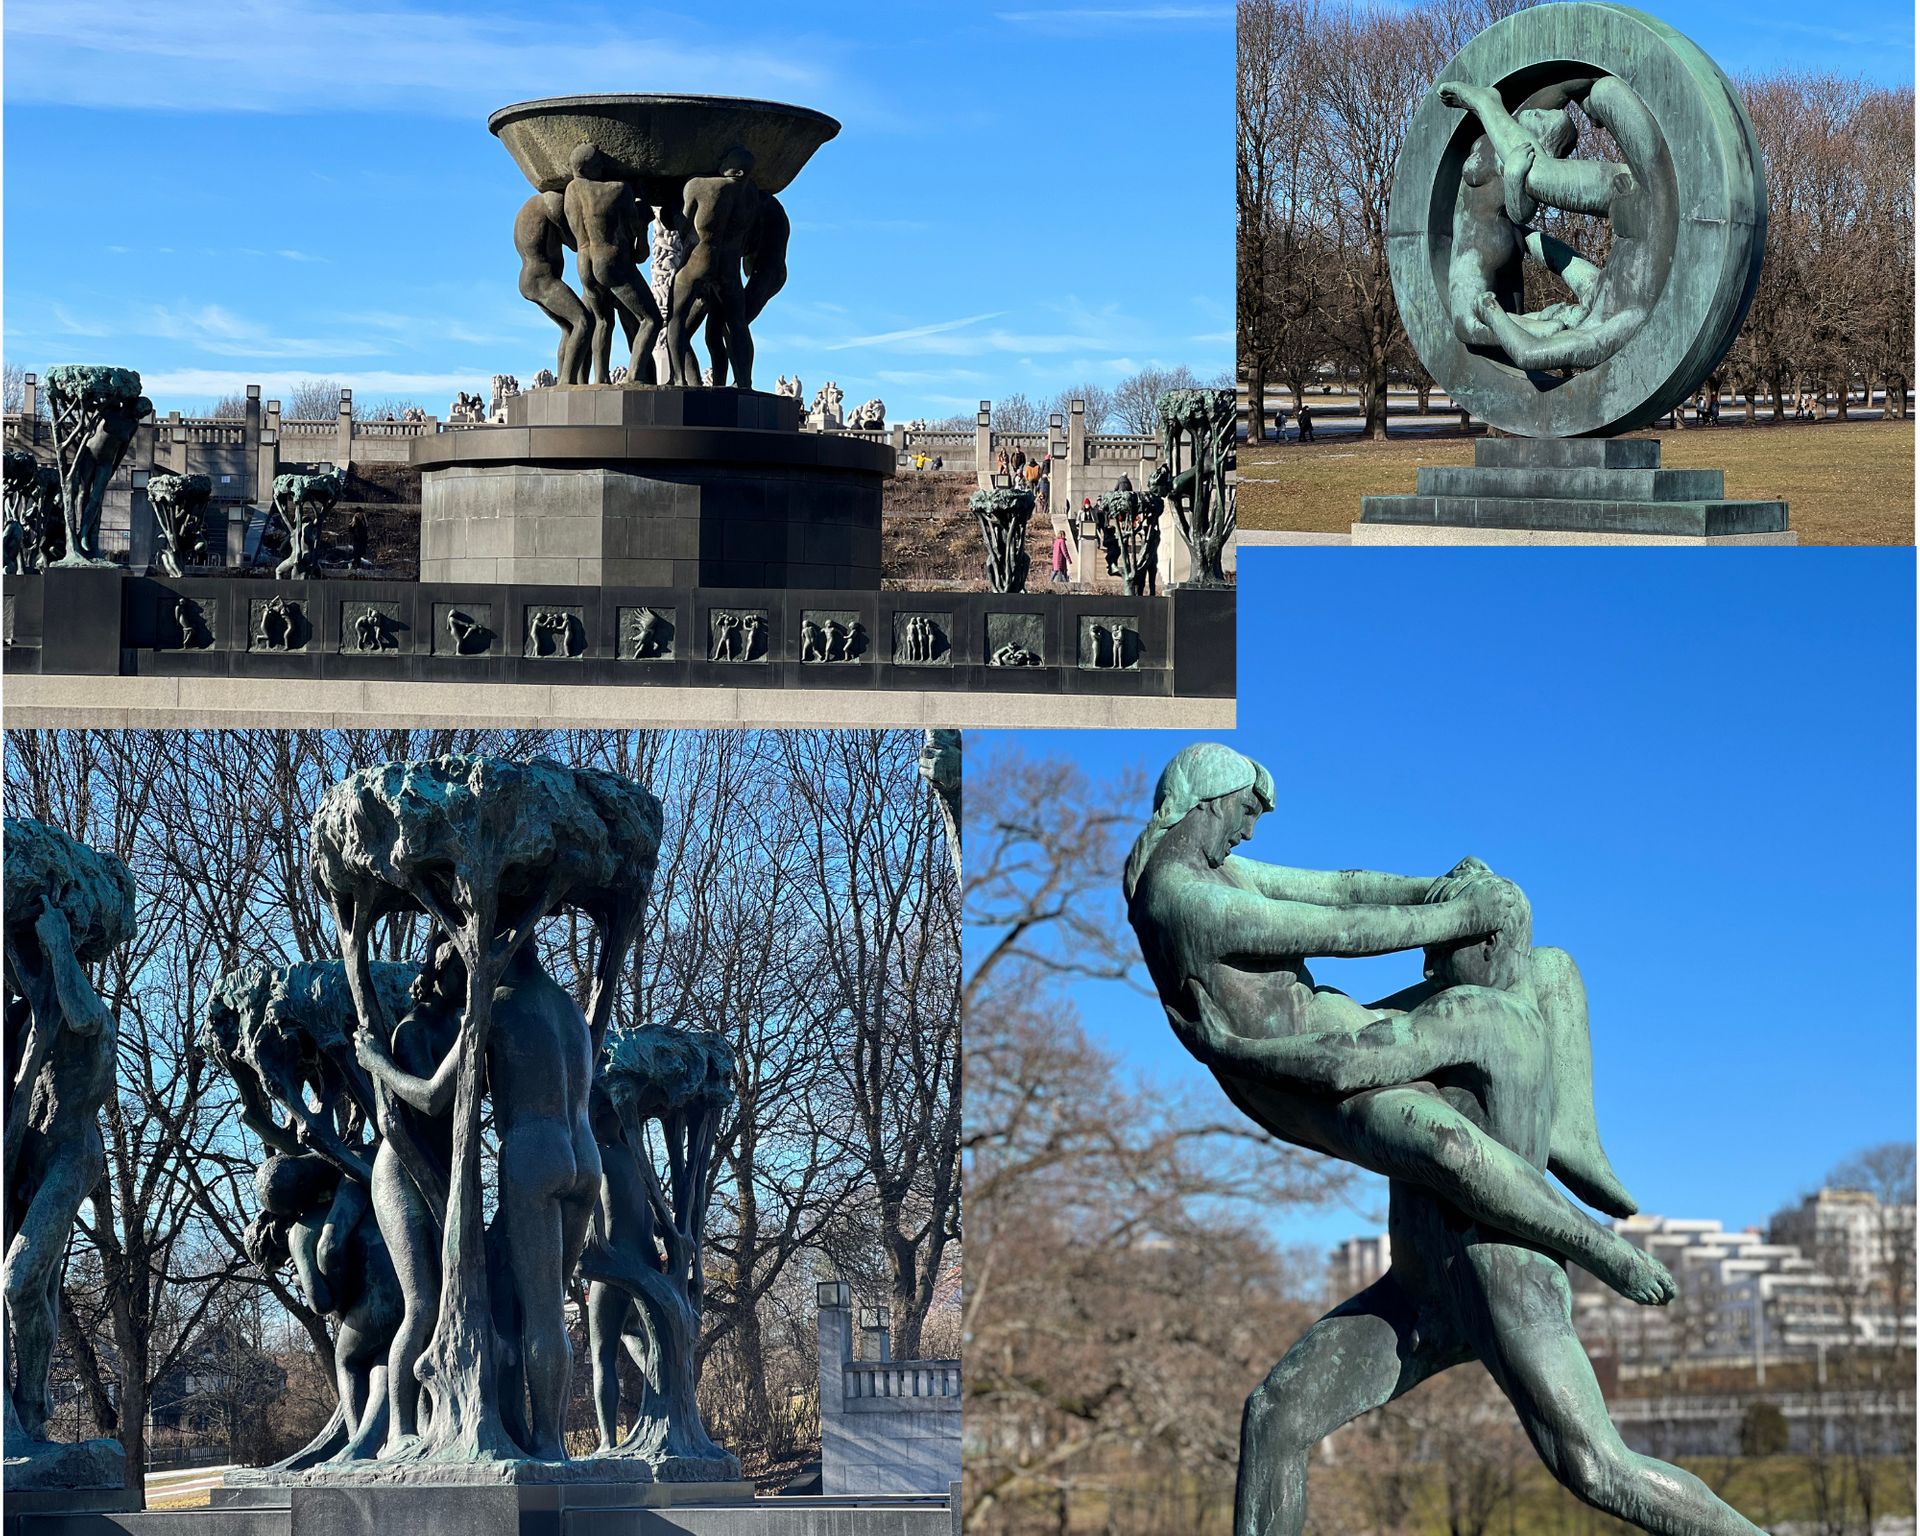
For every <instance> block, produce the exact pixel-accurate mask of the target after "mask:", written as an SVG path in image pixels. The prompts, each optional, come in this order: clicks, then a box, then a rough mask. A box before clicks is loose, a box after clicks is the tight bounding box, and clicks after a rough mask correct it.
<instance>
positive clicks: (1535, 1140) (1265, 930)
mask: <svg viewBox="0 0 1920 1536" xmlns="http://www.w3.org/2000/svg"><path fill="white" fill-rule="evenodd" d="M1273 808H1274V787H1273V779H1272V777H1271V776H1270V775H1269V774H1268V773H1267V771H1266V769H1264V768H1262V767H1261V766H1260V765H1259V764H1257V763H1255V762H1253V761H1252V760H1251V759H1249V758H1246V757H1243V756H1242V755H1241V754H1240V753H1238V752H1235V751H1233V750H1232V749H1230V748H1228V747H1225V746H1221V745H1219V744H1217V743H1201V744H1198V745H1196V746H1191V747H1188V748H1186V749H1185V750H1184V751H1182V752H1181V753H1180V754H1179V755H1178V756H1176V757H1175V758H1174V759H1173V761H1172V762H1171V763H1169V764H1168V765H1167V768H1166V771H1165V772H1164V773H1162V774H1161V776H1160V782H1159V785H1158V787H1157V788H1156V790H1155V793H1154V810H1153V820H1152V821H1151V822H1150V823H1149V825H1148V826H1147V829H1146V830H1145V831H1144V832H1142V833H1141V835H1140V839H1139V841H1138V842H1137V843H1135V844H1134V848H1133V851H1132V853H1131V855H1130V856H1129V857H1128V860H1127V868H1126V894H1127V901H1128V915H1129V918H1130V919H1131V921H1132V923H1133V927H1134V931H1135V932H1136V933H1137V934H1138V936H1139V939H1140V946H1141V950H1142V952H1143V953H1144V955H1145V957H1146V962H1147V968H1148V970H1149V972H1150V973H1151V974H1152V976H1153V979H1154V982H1155V984H1156V985H1157V987H1158V988H1159V992H1160V999H1161V1002H1162V1003H1163V1004H1164V1005H1165V1007H1166V1013H1167V1020H1168V1022H1169V1023H1170V1024H1171V1025H1172V1026H1173V1030H1174V1033H1175V1034H1176V1035H1177V1036H1178V1037H1179V1038H1180V1041H1181V1043H1182V1044H1183V1045H1185V1046H1186V1048H1187V1049H1188V1050H1189V1051H1190V1052H1191V1053H1192V1054H1193V1055H1194V1057H1195V1058H1196V1059H1198V1060H1199V1061H1200V1062H1202V1063H1203V1064H1204V1065H1206V1066H1207V1067H1208V1068H1209V1069H1210V1070H1211V1071H1212V1072H1213V1074H1214V1076H1215V1078H1216V1079H1217V1080H1218V1081H1219V1083H1220V1086H1221V1087H1222V1088H1224V1089H1225V1090H1226V1093H1227V1097H1228V1098H1230V1099H1231V1100H1232V1101H1233V1103H1234V1104H1235V1105H1236V1106H1237V1107H1238V1108H1239V1109H1240V1110H1241V1111H1242V1112H1243V1113H1244V1114H1246V1115H1247V1116H1248V1117H1249V1118H1250V1119H1252V1120H1253V1121H1254V1122H1255V1123H1257V1124H1258V1125H1260V1126H1261V1127H1262V1128H1263V1129H1265V1130H1267V1131H1269V1132H1271V1133H1272V1134H1273V1135H1275V1136H1278V1137H1280V1138H1281V1139H1282V1140H1285V1141H1290V1142H1292V1143H1294V1144H1295V1145H1297V1146H1302V1147H1307V1148H1310V1149H1312V1150H1313V1151H1316V1152H1321V1153H1324V1154H1326V1155H1328V1156H1331V1157H1339V1158H1344V1159H1345V1160H1346V1161H1348V1162H1351V1163H1354V1164H1357V1165H1358V1166H1360V1167H1362V1168H1366V1169H1368V1170H1370V1171H1372V1172H1374V1173H1378V1174H1382V1175H1384V1176H1385V1177H1387V1178H1388V1179H1389V1180H1391V1181H1392V1182H1391V1198H1390V1205H1389V1215H1388V1227H1389V1231H1390V1233H1391V1237H1392V1243H1393V1265H1392V1268H1391V1269H1390V1270H1389V1271H1388V1272H1387V1273H1386V1274H1385V1275H1384V1276H1382V1277H1381V1279H1379V1280H1378V1281H1376V1282H1375V1283H1374V1284H1373V1285H1371V1286H1369V1287H1367V1289H1366V1290H1364V1291H1362V1292H1361V1293H1360V1294H1359V1295H1357V1296H1354V1297H1352V1298H1350V1299H1349V1300H1347V1301H1346V1302H1343V1303H1342V1304H1341V1305H1340V1306H1338V1307H1336V1308H1334V1310H1333V1311H1332V1312H1330V1313H1328V1314H1327V1316H1325V1317H1323V1318H1322V1319H1321V1320H1320V1321H1319V1322H1317V1323H1315V1324H1314V1325H1313V1327H1312V1328H1310V1329H1309V1330H1308V1331H1307V1333H1306V1335H1305V1336H1304V1337H1303V1338H1302V1339H1301V1340H1300V1341H1299V1342H1298V1343H1296V1344H1295V1345H1294V1346H1293V1348H1292V1349H1291V1350H1289V1351H1288V1352H1287V1356H1286V1358H1285V1359H1284V1360H1282V1361H1281V1362H1280V1363H1279V1364H1278V1365H1277V1366H1275V1367H1274V1369H1273V1370H1272V1372H1271V1373H1270V1374H1269V1375H1268V1376H1267V1379H1266V1380H1265V1381H1264V1382H1263V1383H1261V1385H1260V1386H1259V1387H1258V1388H1256V1389H1255V1390H1254V1393H1253V1395H1252V1396H1251V1397H1249V1398H1248V1399H1247V1407H1246V1416H1245V1418H1244V1420H1243V1421H1242V1427H1241V1439H1240V1474H1239V1484H1238V1487H1237V1489H1236V1492H1235V1511H1234V1531H1235V1536H1299V1532H1300V1531H1301V1530H1302V1529H1304V1527H1305V1525H1306V1518H1307V1504H1306V1496H1307V1458H1308V1455H1309V1453H1310V1452H1311V1451H1312V1449H1313V1447H1314V1446H1315V1445H1316V1444H1317V1443H1319V1441H1321V1440H1322V1439H1324V1438H1325V1437H1326V1436H1328V1435H1330V1434H1332V1433H1333V1431H1334V1430H1336V1429H1338V1428H1339V1427H1340V1426H1341V1425H1343V1424H1345V1423H1348V1422H1349V1421H1351V1420H1353V1419H1356V1418H1358V1417H1359V1416H1360V1415H1361V1414H1363V1413H1366V1412H1367V1411H1368V1410H1369V1409H1373V1408H1378V1407H1381V1406H1382V1405H1384V1404H1386V1403H1388V1402H1391V1401H1392V1400H1393V1399H1394V1398H1396V1397H1398V1396H1400V1395H1401V1394H1402V1393H1404V1392H1407V1391H1410V1390H1411V1389H1412V1388H1414V1387H1416V1386H1418V1385H1419V1384H1420V1383H1421V1382H1423V1381H1425V1380H1426V1379H1427V1378H1428V1377H1429V1376H1433V1375H1435V1374H1437V1373H1438V1372H1440V1371H1444V1370H1446V1369H1448V1368H1449V1367H1451V1366H1455V1365H1459V1364H1462V1363H1464V1362H1465V1361H1468V1360H1472V1359H1478V1360H1479V1361H1480V1362H1481V1363H1482V1364H1484V1365H1485V1366H1486V1368H1487V1370H1488V1371H1489V1372H1491V1373H1492V1375H1493V1378H1494V1380H1495V1381H1497V1382H1498V1383H1499V1384H1500V1387H1501V1389H1502V1390H1503V1391H1504V1392H1505V1393H1506V1395H1507V1397H1508V1399H1509V1400H1510V1401H1511V1402H1512V1403H1513V1406H1514V1408H1515V1410H1516V1411H1517V1412H1518V1413H1519V1415H1520V1420H1521V1423H1522V1425H1523V1426H1524V1427H1525V1429H1526V1432H1527V1435H1528V1437H1529V1438H1530V1439H1531V1440H1532V1442H1533V1446H1534V1449H1535V1450H1536V1451H1538V1452H1539V1454H1540V1458H1541V1460H1542V1461H1544V1462H1545V1463H1546V1465H1547V1467H1548V1468H1549V1470H1551V1471H1552V1473H1553V1474H1554V1476H1555V1477H1556V1478H1558V1479H1559V1480H1560V1482H1561V1483H1563V1484H1564V1485H1565V1486H1566V1487H1567V1488H1568V1489H1570V1490H1571V1491H1572V1492H1573V1493H1574V1494H1576V1495H1577V1496H1578V1497H1579V1498H1581V1499H1583V1500H1584V1501H1585V1502H1587V1503H1588V1504H1591V1505H1593V1506H1594V1507H1596V1508H1598V1509H1601V1510H1604V1511H1606V1512H1607V1513H1609V1514H1612V1515H1615V1516H1617V1517H1618V1518H1620V1519H1622V1520H1625V1521H1628V1522H1630V1523H1631V1524H1634V1525H1637V1526H1639V1527H1640V1528H1641V1529H1642V1530H1646V1531H1653V1532H1658V1533H1661V1536H1755V1533H1756V1532H1757V1531H1758V1527H1756V1526H1754V1525H1752V1524H1750V1523H1749V1522H1748V1521H1746V1520H1745V1519H1743V1518H1742V1517H1741V1516H1740V1515H1738V1514H1737V1513H1735V1512H1734V1511H1733V1510H1732V1509H1730V1508H1729V1507H1728V1506H1727V1505H1725V1504H1723V1503H1722V1502H1721V1501H1720V1500H1719V1499H1718V1498H1716V1497H1715V1496H1714V1495H1713V1493H1712V1492H1711V1491H1710V1490H1709V1489H1708V1488H1707V1487H1706V1485H1705V1484H1703V1483H1701V1482H1700V1481H1699V1480H1698V1479H1697V1478H1694V1477H1692V1476H1690V1475H1689V1474H1688V1473H1685V1472H1682V1471H1681V1470H1679V1469H1678V1468H1677V1467H1671V1466H1668V1465H1666V1464H1665V1463H1664V1462H1659V1461H1655V1460H1653V1459H1652V1458H1651V1457H1647V1456H1640V1455H1636V1454H1635V1453H1633V1452H1632V1451H1630V1450H1628V1449H1627V1447H1626V1445H1625V1444H1624V1443H1623V1442H1622V1441H1621V1439H1620V1435H1619V1432H1618V1431H1617V1430H1616V1429H1615V1428H1614V1426H1613V1423H1612V1421H1611V1420H1610V1419H1609V1418H1608V1416H1607V1407H1606V1403H1605V1402H1604V1400H1603V1399H1602V1397H1601V1395H1600V1388H1599V1385H1598V1383H1597V1382H1596V1381H1595V1380H1594V1375H1593V1368H1592V1366H1591V1364H1590V1363H1589V1362H1588V1360H1587V1356H1586V1352H1585V1350H1584V1349H1583V1348H1582V1347H1581V1344H1580V1340H1579V1338H1578V1337H1577V1336H1576V1335H1575V1334H1574V1331H1573V1324H1572V1321H1571V1315H1572V1299H1571V1295H1570V1293H1569V1291H1568V1287H1567V1275H1566V1270H1565V1268H1564V1265H1565V1264H1566V1263H1567V1262H1572V1263H1575V1264H1578V1265H1580V1266H1581V1267H1582V1268H1583V1269H1586V1270H1588V1271H1590V1272H1591V1273H1593V1274H1594V1275H1596V1276H1597V1277H1599V1278H1600V1279H1601V1280H1603V1281H1605V1282H1606V1283H1607V1284H1608V1285H1610V1286H1612V1287H1613V1288H1614V1289H1615V1290H1617V1291H1619V1292H1620V1293H1621V1294H1622V1295H1624V1296H1628V1297H1631V1298H1632V1299H1633V1300H1635V1301H1637V1302H1641V1303H1643V1304H1646V1305H1652V1306H1663V1305H1665V1304H1666V1303H1667V1302H1669V1301H1671V1300H1672V1299H1673V1295H1674V1285H1673V1279H1672V1276H1670V1275H1669V1274H1668V1273H1667V1271H1666V1270H1665V1268H1664V1267H1663V1266H1662V1265H1661V1264H1660V1262H1659V1261H1658V1260H1657V1259H1655V1258H1653V1257H1652V1256H1651V1255H1649V1254H1646V1253H1644V1252H1642V1251H1641V1250H1639V1249H1638V1248H1635V1247H1634V1246H1633V1245H1632V1244H1630V1243H1628V1242H1627V1241H1626V1240H1625V1239H1624V1238H1622V1237H1621V1236H1620V1235H1619V1234H1618V1233H1615V1232H1613V1231H1610V1230H1608V1229H1607V1228H1605V1227H1603V1226H1601V1225H1600V1224H1599V1223H1598V1222H1596V1221H1594V1220H1593V1219H1592V1218H1591V1217H1589V1216H1588V1215H1586V1214H1585V1213H1584V1212H1583V1211H1581V1210H1580V1209H1579V1208H1578V1207H1577V1206H1575V1205H1574V1204H1573V1202H1572V1201H1570V1200H1568V1199H1567V1198H1566V1197H1565V1196H1564V1195H1562V1194H1560V1193H1559V1191H1557V1190H1556V1189H1555V1188H1554V1187H1553V1186H1552V1185H1551V1184H1549V1183H1548V1182H1547V1179H1546V1173H1547V1172H1548V1171H1551V1172H1552V1173H1554V1174H1555V1175H1556V1176H1557V1177H1558V1178H1559V1179H1560V1181H1561V1182H1562V1183H1563V1184H1565V1185H1566V1186H1567V1188H1568V1189H1570V1190H1572V1191H1573V1192H1574V1193H1575V1194H1576V1195H1578V1196H1579V1197H1580V1198H1581V1199H1583V1200H1585V1201H1587V1202H1588V1203H1589V1204H1591V1205H1593V1206H1595V1207H1597V1208H1598V1209H1600V1210H1603V1211H1606V1212H1608V1213H1609V1214H1612V1215H1617V1216H1626V1215H1631V1214H1632V1213H1633V1211H1634V1209H1635V1206H1634V1202H1633V1199H1632V1197H1631V1196H1629V1195H1628V1193H1627V1192H1626V1190H1625V1188H1623V1187H1622V1185H1621V1183H1620V1181H1619V1179H1618V1178H1617V1177H1616V1176H1615V1174H1614V1172H1613V1169H1612V1167H1611V1165H1610V1164H1609V1163H1608V1161H1607V1157H1606V1154H1605V1152H1604V1151H1602V1150H1601V1146H1600V1138H1599V1133H1598V1130H1597V1128H1596V1127H1595V1125H1594V1110H1593V1058H1592V1052H1591V1048H1590V1044H1589V1040H1588V1031H1587V1003H1586V989H1585V986H1584V984H1583V983H1582V981H1581V979H1580V972H1579V970H1578V969H1577V968H1576V967H1575V965H1574V963H1573V960H1572V957H1571V956H1569V955H1568V954H1567V953H1566V952H1565V951H1564V950H1558V949H1545V948H1540V949H1536V948H1535V947H1534V945H1533V937H1532V919H1531V913H1530V910H1529V908H1528V905H1527V901H1526V898H1525V897H1524V896H1523V895H1522V894H1521V893H1520V890H1519V888H1518V887H1517V886H1515V885H1513V884H1512V883H1511V882H1510V881H1507V880H1504V879H1502V878H1501V877H1500V876H1498V875H1496V874H1494V873H1493V872H1492V871H1491V870H1490V869H1488V868H1487V867H1486V866H1485V865H1484V864H1482V863H1480V862H1479V861H1478V860H1475V859H1467V860H1464V861H1462V862H1461V863H1460V864H1459V865H1457V866H1456V867H1455V868H1454V869H1452V870H1451V871H1449V872H1448V873H1447V874H1444V875H1441V876H1440V877H1438V878H1437V879H1435V878H1431V877H1424V876H1406V875H1386V874H1376V873H1373V872H1371V871H1368V870H1339V871H1326V872H1323V871H1318V870H1304V869H1287V868H1282V867H1278V866H1274V865H1268V864H1260V863H1256V862H1254V861H1253V860H1251V859H1245V858H1240V857H1237V856H1235V855H1234V854H1233V851H1232V850H1233V849H1234V847H1235V846H1236V845H1237V844H1239V843H1241V842H1244V841H1245V840H1246V839H1247V838H1248V837H1249V836H1250V835H1251V834H1252V831H1253V827H1254V823H1255V822H1256V821H1258V820H1259V818H1260V816H1261V815H1262V813H1264V812H1266V811H1270V810H1272V809H1273ZM1413 949H1419V950H1423V951H1424V952H1425V957H1426V979H1425V980H1424V981H1422V982H1420V983H1418V984H1416V985H1414V986H1412V987H1409V988H1407V989H1406V990H1405V991H1403V992H1399V993H1396V994H1395V995H1394V996H1392V997H1389V998H1386V999H1384V1000H1383V1001H1381V1002H1379V1003H1377V1004H1375V1005H1373V1006H1371V1007H1366V1006H1362V1005H1361V1004H1359V1003H1357V1002H1355V1001H1354V1000H1353V999H1351V998H1349V997H1346V996H1344V995H1343V994H1341V993H1339V992H1335V991H1332V990H1330V989H1327V988H1323V987H1318V986H1316V984H1315V982H1314V979H1313V977H1312V975H1311V973H1310V972H1309V971H1308V969H1307V961H1308V959H1310V958H1313V957H1321V956H1324V957H1328V958H1337V959H1348V958H1358V957H1361V956H1366V955H1384V954H1394V953H1398V952H1400V951H1403V950H1413Z"/></svg>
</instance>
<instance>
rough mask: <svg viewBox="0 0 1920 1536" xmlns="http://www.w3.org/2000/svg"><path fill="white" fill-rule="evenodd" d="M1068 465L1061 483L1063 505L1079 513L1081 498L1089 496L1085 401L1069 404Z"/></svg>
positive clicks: (1075, 401)
mask: <svg viewBox="0 0 1920 1536" xmlns="http://www.w3.org/2000/svg"><path fill="white" fill-rule="evenodd" d="M1066 463H1067V472H1066V477H1065V479H1064V480H1063V481H1062V483H1061V495H1062V496H1063V497H1064V498H1065V499H1064V500H1063V501H1062V503H1061V504H1062V505H1063V506H1066V507H1070V508H1072V509H1074V510H1075V511H1076V512H1077V511H1078V510H1079V507H1080V498H1081V497H1082V496H1085V495H1087V494H1089V493H1088V492H1087V491H1086V490H1085V489H1084V488H1083V487H1084V486H1085V485H1086V483H1087V475H1086V467H1087V402H1086V401H1084V400H1070V401H1068V402H1067V461H1066Z"/></svg>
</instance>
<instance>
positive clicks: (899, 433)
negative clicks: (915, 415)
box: [887, 421, 907, 459]
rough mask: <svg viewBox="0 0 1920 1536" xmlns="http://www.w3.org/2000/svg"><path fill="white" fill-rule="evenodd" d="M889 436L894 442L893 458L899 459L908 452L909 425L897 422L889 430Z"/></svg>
mask: <svg viewBox="0 0 1920 1536" xmlns="http://www.w3.org/2000/svg"><path fill="white" fill-rule="evenodd" d="M887 436H888V437H890V438H891V439H892V440H893V456H894V457H895V458H896V459H897V458H899V457H900V455H901V454H903V453H905V452H906V451H907V425H906V423H905V422H903V421H897V422H895V423H894V424H893V425H892V426H891V427H889V428H888V429H887Z"/></svg>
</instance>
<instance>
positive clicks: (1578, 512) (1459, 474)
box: [1360, 437, 1787, 539]
mask: <svg viewBox="0 0 1920 1536" xmlns="http://www.w3.org/2000/svg"><path fill="white" fill-rule="evenodd" d="M1415 487H1416V493H1415V494H1414V495H1412V496H1366V497H1363V498H1361V502H1360V522H1361V524H1362V525H1363V526H1365V525H1379V524H1403V525H1417V526H1423V527H1429V528H1463V529H1498V530H1531V531H1541V532H1557V533H1583V534H1597V535H1607V534H1625V535H1642V536H1646V535H1652V536H1664V537H1673V538H1693V539H1700V538H1720V537H1728V536H1741V535H1755V534H1781V533H1785V532H1786V531H1787V504H1786V503H1785V502H1784V501H1729V500H1728V499H1727V496H1726V476H1725V475H1724V474H1722V473H1721V471H1719V470H1717V469H1662V468H1661V467H1660V444H1659V443H1658V442H1657V441H1656V440H1654V439H1652V438H1526V437H1487V438H1481V439H1479V440H1478V441H1477V442H1475V443H1474V445H1473V466H1472V467H1471V468H1466V467H1463V466H1433V467H1429V468H1425V469H1422V470H1420V471H1419V472H1418V475H1417V476H1416V479H1415Z"/></svg>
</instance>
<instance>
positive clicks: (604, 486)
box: [413, 385, 894, 590]
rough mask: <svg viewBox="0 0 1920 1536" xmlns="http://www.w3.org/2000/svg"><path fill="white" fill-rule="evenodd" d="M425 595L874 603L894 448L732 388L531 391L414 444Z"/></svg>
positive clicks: (780, 398)
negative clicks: (680, 591) (849, 597)
mask: <svg viewBox="0 0 1920 1536" xmlns="http://www.w3.org/2000/svg"><path fill="white" fill-rule="evenodd" d="M413 452H414V460H413V461H414V463H415V464H416V465H417V466H418V467H419V469H420V579H421V580H422V581H426V582H435V581H460V582H487V583H493V582H505V583H520V584H527V585H540V586H590V587H599V586H652V587H691V586H715V587H807V588H815V589H819V588H840V589H866V590H878V588H879V586H880V501H881V488H882V486H883V485H884V484H885V482H886V480H887V479H888V477H889V476H891V475H892V474H893V471H894V454H893V449H892V448H891V446H889V445H888V444H887V443H886V442H884V441H881V442H873V441H870V440H868V439H866V438H863V437H860V436H857V435H851V434H828V433H815V432H809V433H803V432H801V430H800V423H799V405H798V402H797V401H795V400H793V399H792V398H791V397H789V396H785V395H769V394H762V393H759V392H758V391H754V390H740V389H682V388H677V387H670V386H657V387H656V386H635V387H631V388H629V387H626V386H615V385H583V386H577V387H554V388H549V389H539V390H534V391H533V392H531V393H529V394H524V395H517V396H515V397H514V398H513V399H512V400H511V401H509V402H508V405H507V420H506V424H505V425H504V426H487V427H470V428H463V429H461V430H459V431H453V432H441V433H437V434H435V435H434V436H432V437H422V438H418V439H416V440H415V443H414V450H413Z"/></svg>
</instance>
